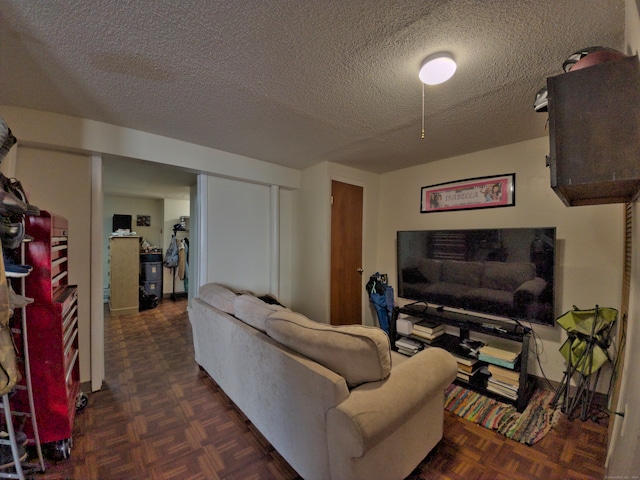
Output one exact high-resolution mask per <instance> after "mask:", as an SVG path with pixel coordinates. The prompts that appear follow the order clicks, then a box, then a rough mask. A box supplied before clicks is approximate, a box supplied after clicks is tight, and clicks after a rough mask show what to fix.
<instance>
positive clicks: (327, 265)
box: [292, 162, 380, 325]
mask: <svg viewBox="0 0 640 480" xmlns="http://www.w3.org/2000/svg"><path fill="white" fill-rule="evenodd" d="M379 178H380V176H379V175H377V174H372V173H367V172H363V171H360V170H356V169H354V168H350V167H344V166H341V165H337V164H334V163H328V162H325V163H321V164H319V165H316V166H314V167H311V168H308V169H306V170H304V171H303V172H302V185H301V188H300V189H299V190H296V191H294V192H293V198H294V217H295V226H294V239H295V241H294V251H293V255H292V262H293V264H292V268H293V275H292V278H293V279H295V282H294V284H293V285H292V292H293V299H294V305H293V308H295V309H297V310H298V311H300V312H302V313H304V314H305V315H307V316H308V317H309V318H313V319H314V320H316V321H319V322H324V323H329V322H330V318H329V316H330V285H329V278H330V272H331V181H332V180H337V181H339V182H343V183H349V184H353V185H358V186H361V187H363V195H364V198H363V227H362V228H363V252H362V253H363V255H362V267H363V269H364V273H363V274H362V290H361V292H362V309H363V319H362V321H363V323H364V324H367V325H373V324H374V323H373V322H374V320H373V315H372V312H371V308H370V307H369V305H368V303H369V299H368V296H367V295H366V294H365V290H364V286H365V285H366V283H367V281H368V279H369V275H371V274H373V273H375V272H376V271H377V270H380V268H379V266H378V262H377V251H378V248H377V238H378V237H377V234H376V232H377V229H378V227H379V226H378V196H379V195H378V185H379Z"/></svg>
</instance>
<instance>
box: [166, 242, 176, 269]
mask: <svg viewBox="0 0 640 480" xmlns="http://www.w3.org/2000/svg"><path fill="white" fill-rule="evenodd" d="M164 266H165V267H167V268H174V267H177V266H178V241H177V240H176V236H175V235H172V236H171V243H170V244H169V248H167V253H165V255H164Z"/></svg>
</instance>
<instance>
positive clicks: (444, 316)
mask: <svg viewBox="0 0 640 480" xmlns="http://www.w3.org/2000/svg"><path fill="white" fill-rule="evenodd" d="M400 313H403V314H406V315H410V316H412V317H418V318H425V319H427V318H428V319H430V320H434V321H437V322H440V323H442V324H443V325H448V326H451V327H455V328H457V329H458V332H459V333H458V336H454V335H449V334H445V335H443V337H445V339H443V341H441V342H438V341H435V342H434V343H433V346H437V347H441V348H444V349H445V350H450V351H451V350H452V348H451V347H452V346H453V345H454V344H455V345H459V344H460V343H461V342H462V341H464V340H465V339H469V336H470V333H471V332H476V333H479V334H482V335H487V336H492V337H499V338H503V339H506V340H510V341H513V342H518V343H521V344H522V353H521V354H520V358H519V361H518V362H517V364H516V367H515V368H514V370H516V371H519V382H518V385H519V386H518V396H517V398H516V399H515V400H512V399H510V398H507V397H503V396H501V395H499V394H495V393H493V392H491V391H489V390H487V388H486V381H484V382H480V383H478V382H464V381H459V380H456V382H458V383H459V384H460V385H462V386H464V387H465V388H470V389H472V390H476V391H478V392H480V393H482V394H483V395H487V396H491V397H493V398H497V399H499V400H500V401H502V402H507V403H513V404H514V405H515V407H516V409H517V410H518V412H522V411H523V410H524V409H525V408H526V406H527V404H528V403H529V399H530V398H531V394H532V393H533V384H532V383H531V382H530V381H529V378H528V373H527V363H528V357H529V355H528V353H529V341H530V338H531V331H530V329H528V328H526V327H524V326H523V325H522V324H520V323H510V322H505V321H500V320H494V319H490V320H488V319H485V318H481V317H476V316H474V315H469V314H462V313H457V312H452V311H448V310H446V309H440V308H433V307H431V306H428V305H426V304H424V303H412V304H408V305H405V306H404V307H395V308H394V310H393V318H392V321H391V322H390V325H389V333H390V338H391V347H392V349H394V350H397V349H396V346H395V340H396V336H397V331H396V320H397V319H398V316H399V314H400ZM485 363H486V362H485ZM485 380H486V379H485Z"/></svg>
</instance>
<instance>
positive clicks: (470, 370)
mask: <svg viewBox="0 0 640 480" xmlns="http://www.w3.org/2000/svg"><path fill="white" fill-rule="evenodd" d="M454 356H455V355H454ZM455 357H456V361H457V362H458V374H457V378H458V379H460V380H462V381H463V382H467V383H468V382H471V381H472V380H473V379H474V378H475V377H476V375H477V374H478V372H479V371H480V368H481V367H482V365H483V363H482V362H479V361H478V360H477V359H475V358H470V357H458V356H455Z"/></svg>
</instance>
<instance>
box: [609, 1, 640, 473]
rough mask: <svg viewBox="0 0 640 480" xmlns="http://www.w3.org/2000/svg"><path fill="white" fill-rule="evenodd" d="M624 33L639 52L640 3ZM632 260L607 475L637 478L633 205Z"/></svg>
mask: <svg viewBox="0 0 640 480" xmlns="http://www.w3.org/2000/svg"><path fill="white" fill-rule="evenodd" d="M625 19H626V26H625V36H626V45H627V52H626V53H627V54H629V55H638V52H640V2H638V1H634V0H626V1H625ZM632 225H633V238H632V242H631V245H632V247H633V248H632V250H631V252H632V260H631V293H630V300H629V319H628V321H627V338H626V348H625V358H624V371H623V372H622V373H621V375H622V379H621V388H620V395H619V398H618V404H617V405H612V406H611V407H610V408H611V409H613V410H614V411H617V412H623V413H624V417H621V416H617V415H613V416H612V419H611V421H613V422H614V423H613V429H612V430H611V436H610V438H609V453H608V456H607V476H608V478H637V477H638V472H640V411H639V410H638V408H637V404H638V398H640V381H639V380H638V374H637V371H638V370H637V365H639V364H640V349H639V348H638V345H639V344H640V328H639V326H638V319H640V253H639V251H638V245H640V205H639V204H638V202H635V203H634V204H633V209H632Z"/></svg>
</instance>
